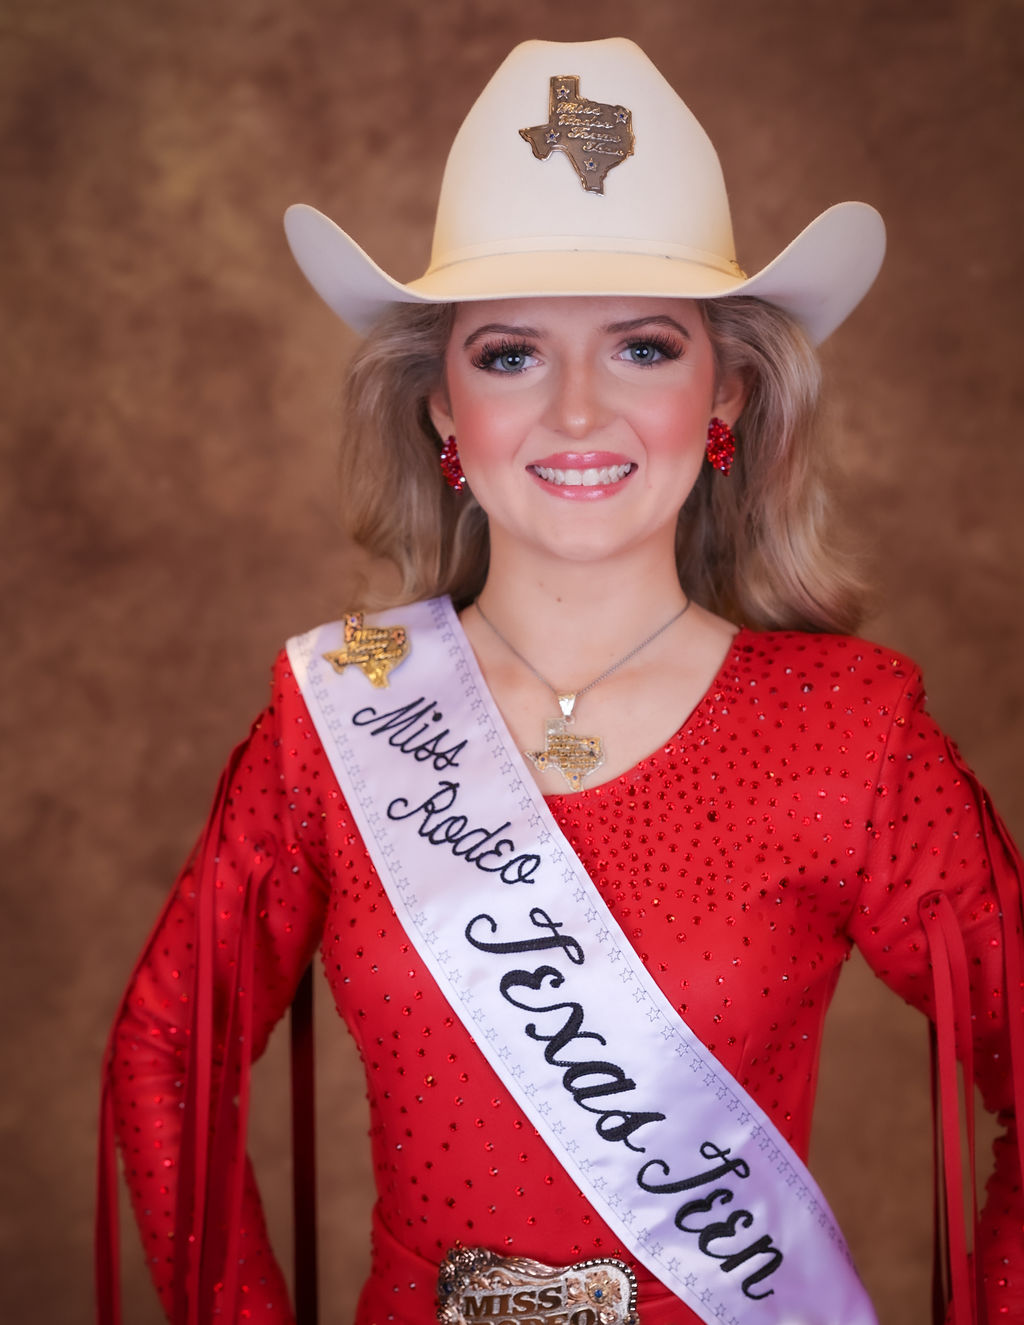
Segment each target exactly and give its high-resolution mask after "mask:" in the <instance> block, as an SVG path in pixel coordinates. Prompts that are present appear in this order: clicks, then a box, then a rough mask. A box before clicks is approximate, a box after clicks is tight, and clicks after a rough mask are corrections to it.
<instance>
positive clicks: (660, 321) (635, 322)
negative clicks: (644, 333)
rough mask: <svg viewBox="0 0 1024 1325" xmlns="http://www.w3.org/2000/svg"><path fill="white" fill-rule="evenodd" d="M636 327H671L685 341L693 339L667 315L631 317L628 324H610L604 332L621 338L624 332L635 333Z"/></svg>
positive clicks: (678, 323) (681, 325)
mask: <svg viewBox="0 0 1024 1325" xmlns="http://www.w3.org/2000/svg"><path fill="white" fill-rule="evenodd" d="M638 327H671V328H672V329H673V331H678V332H679V334H680V336H685V337H686V339H687V340H692V339H693V337H692V336H691V335H690V333H689V332H688V331H687V329H686V328H685V327H684V326H683V324H682V323H681V322H677V321H676V319H675V318H674V317H669V315H668V314H667V313H653V314H652V315H651V316H650V317H632V318H630V319H629V321H628V322H611V323H609V324H608V326H606V327H605V331H607V332H610V333H611V334H612V335H615V336H621V335H622V334H623V333H624V332H627V331H636V330H637V328H638Z"/></svg>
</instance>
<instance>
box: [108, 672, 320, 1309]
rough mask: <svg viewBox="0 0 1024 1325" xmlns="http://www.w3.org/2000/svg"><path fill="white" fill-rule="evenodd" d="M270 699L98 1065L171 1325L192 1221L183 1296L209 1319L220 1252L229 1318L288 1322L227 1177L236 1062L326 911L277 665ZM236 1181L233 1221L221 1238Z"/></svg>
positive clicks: (246, 1206) (248, 1210) (275, 1273)
mask: <svg viewBox="0 0 1024 1325" xmlns="http://www.w3.org/2000/svg"><path fill="white" fill-rule="evenodd" d="M275 690H276V693H275V703H276V705H277V707H274V706H272V707H270V708H268V710H267V711H266V712H265V713H264V714H263V715H262V716H261V718H260V719H259V720H258V721H257V722H256V723H255V725H254V726H253V729H252V731H251V733H250V736H249V738H248V740H247V741H246V742H244V743H243V744H242V745H241V746H239V747H238V749H237V750H236V751H235V752H234V753H233V755H232V757H231V760H230V761H229V764H228V766H227V769H226V771H225V774H224V776H223V778H222V781H221V786H220V789H219V791H218V795H217V799H216V801H215V804H214V808H213V812H212V814H211V817H210V820H209V822H208V824H207V825H206V828H205V829H204V832H203V834H202V836H201V838H200V842H199V844H198V846H197V847H196V849H195V851H194V852H193V854H192V857H191V858H190V860H189V862H188V864H187V865H186V868H185V869H184V871H183V872H182V874H181V876H180V878H179V879H178V881H177V883H176V885H175V887H174V890H173V892H172V894H171V897H170V900H169V901H168V903H167V905H166V907H165V909H164V911H163V913H162V915H161V916H160V919H159V921H158V923H157V926H156V928H155V930H154V932H153V934H152V936H151V937H150V939H149V942H148V943H147V945H146V948H145V950H144V952H143V954H142V957H141V959H140V961H139V963H138V965H137V967H136V968H135V971H134V973H133V974H132V977H131V980H130V982H129V985H128V988H127V991H126V993H125V997H124V1001H123V1003H122V1005H121V1009H120V1013H119V1015H118V1018H117V1021H116V1023H115V1026H114V1030H113V1032H112V1036H111V1046H110V1051H109V1055H108V1068H107V1071H108V1086H109V1090H110V1099H111V1104H112V1115H113V1122H114V1126H115V1128H116V1133H117V1139H118V1141H119V1143H120V1148H121V1152H122V1155H123V1159H124V1165H125V1173H126V1177H127V1181H128V1185H129V1188H130V1192H131V1198H132V1204H133V1206H134V1211H135V1216H136V1219H137V1221H138V1224H139V1227H140V1231H141V1234H142V1239H143V1243H144V1246H145V1252H146V1258H147V1261H148V1263H149V1267H150V1270H151V1273H152V1276H153V1279H154V1282H155V1284H156V1287H157V1289H158V1291H159V1293H160V1295H161V1299H162V1301H163V1303H164V1307H165V1309H166V1310H167V1312H168V1315H169V1316H170V1317H172V1318H173V1319H175V1320H176V1321H177V1320H178V1319H180V1318H181V1317H182V1316H183V1299H182V1292H183V1290H182V1288H181V1282H182V1265H183V1263H184V1262H183V1253H184V1248H183V1247H182V1240H184V1241H185V1242H189V1241H191V1238H192V1235H191V1232H190V1228H191V1227H193V1226H194V1218H195V1215H196V1213H197V1212H200V1211H201V1212H202V1216H203V1218H204V1220H205V1237H206V1246H207V1248H208V1249H210V1250H207V1251H204V1255H206V1257H207V1265H206V1268H205V1269H204V1271H203V1277H202V1279H200V1278H199V1276H198V1275H197V1277H196V1279H195V1281H194V1283H193V1284H192V1286H191V1289H190V1296H191V1297H200V1298H203V1299H205V1298H206V1297H207V1294H209V1295H210V1296H209V1300H210V1301H211V1302H213V1303H217V1305H216V1306H213V1307H212V1308H210V1309H211V1310H212V1311H213V1312H214V1314H220V1303H221V1302H223V1301H224V1300H225V1299H226V1298H228V1297H230V1296H231V1294H224V1295H223V1297H222V1296H220V1294H221V1291H222V1285H223V1282H224V1279H225V1277H227V1276H225V1275H224V1272H223V1266H222V1265H217V1264H216V1261H217V1260H220V1261H223V1260H224V1258H225V1256H226V1249H227V1247H229V1246H230V1247H231V1249H232V1253H235V1252H237V1256H235V1255H233V1256H232V1262H233V1264H236V1265H237V1267H238V1268H237V1271H235V1273H236V1274H237V1283H236V1284H235V1293H234V1296H235V1297H236V1298H237V1302H238V1309H237V1313H235V1314H236V1317H237V1318H238V1319H243V1318H244V1319H245V1320H247V1321H273V1322H287V1321H290V1320H291V1319H292V1311H291V1306H290V1304H289V1300H288V1294H287V1290H286V1288H285V1284H284V1280H283V1277H282V1274H281V1271H280V1268H279V1267H278V1265H277V1263H276V1261H275V1259H274V1256H273V1253H272V1251H271V1249H270V1245H269V1242H268V1239H267V1233H266V1228H265V1224H264V1218H263V1213H262V1208H261V1205H260V1200H259V1195H258V1192H257V1189H256V1185H255V1182H254V1180H253V1176H252V1172H251V1169H250V1167H249V1164H248V1161H247V1160H246V1161H245V1164H244V1174H243V1173H238V1172H236V1171H235V1170H236V1169H238V1164H237V1162H236V1160H235V1158H234V1157H235V1156H236V1146H237V1141H238V1132H239V1129H240V1128H241V1130H242V1131H243V1132H244V1125H245V1118H244V1105H245V1099H246V1095H247V1089H248V1081H247V1075H248V1061H249V1059H250V1057H251V1058H252V1059H254V1058H256V1057H258V1056H259V1055H260V1054H261V1053H262V1052H263V1050H264V1048H265V1046H266V1043H267V1039H268V1037H269V1035H270V1032H271V1030H272V1029H273V1027H274V1025H275V1023H276V1022H277V1021H278V1020H279V1018H280V1017H281V1016H282V1014H283V1013H284V1011H285V1010H286V1009H287V1007H288V1005H289V1003H290V1001H291V999H292V997H293V994H294V992H295V988H296V986H297V983H298V981H299V979H300V977H301V975H302V973H303V971H304V970H305V968H306V966H307V965H308V963H309V961H310V959H311V957H312V955H313V953H314V952H315V950H316V947H317V945H318V943H319V941H320V937H321V931H322V927H323V915H324V909H325V905H326V887H325V885H324V884H323V881H322V878H321V875H320V871H319V869H318V868H317V863H316V862H314V861H311V860H310V859H309V858H308V856H307V854H306V852H305V850H304V848H303V844H302V827H303V825H302V824H295V823H294V822H293V818H292V813H291V806H292V796H291V792H292V788H291V787H290V786H289V781H290V780H293V778H294V775H295V771H296V767H301V751H296V750H295V749H290V750H289V751H287V754H286V752H285V750H284V748H283V746H284V737H283V734H282V733H283V730H284V728H285V724H286V721H287V715H284V716H282V714H281V712H280V706H281V704H282V703H284V704H287V703H289V702H294V701H293V700H292V699H291V694H292V693H293V692H292V691H289V689H288V687H287V686H286V685H282V667H281V664H279V668H278V673H277V676H276V678H275ZM289 730H291V728H289ZM297 761H298V762H297ZM286 769H287V771H288V776H286ZM204 927H205V929H204ZM200 954H202V956H200ZM203 957H205V962H204V960H203ZM204 970H205V977H204ZM204 978H205V982H206V983H205V988H204ZM204 1002H205V1005H206V1016H205V1022H206V1029H205V1031H204V1027H203V1021H204V1014H203V1008H202V1004H203V1003H204ZM240 1043H242V1044H243V1050H244V1052H243V1053H241V1054H239V1052H237V1049H236V1046H238V1045H239V1044H240ZM225 1072H226V1074H227V1084H226V1086H225V1089H224V1090H223V1091H221V1089H220V1086H221V1081H222V1078H223V1077H224V1076H225ZM204 1077H205V1078H208V1079H207V1080H206V1081H205V1090H204ZM197 1082H198V1090H197ZM201 1096H205V1097H208V1099H209V1100H210V1104H208V1105H207V1106H206V1107H207V1110H208V1129H207V1128H204V1127H203V1125H202V1120H203V1116H204V1115H203V1110H202V1107H200V1109H199V1110H198V1123H197V1121H196V1119H195V1118H193V1117H192V1115H193V1113H195V1112H196V1100H197V1098H199V1097H201ZM236 1096H237V1097H239V1100H240V1103H236ZM218 1100H219V1101H220V1102H219V1103H218ZM240 1114H241V1118H239V1115H240ZM190 1125H191V1127H192V1131H193V1133H194V1135H192V1136H190V1135H189V1128H190ZM207 1130H208V1131H209V1135H210V1137H211V1140H210V1144H209V1148H208V1151H207V1149H206V1148H205V1147H204V1146H203V1144H202V1141H203V1136H204V1134H205V1133H206V1132H207ZM197 1165H198V1172H197V1173H194V1172H193V1170H195V1169H196V1166H197ZM218 1166H219V1168H218ZM189 1182H192V1183H194V1186H195V1192H194V1196H193V1198H192V1199H191V1200H188V1199H186V1200H185V1201H184V1202H183V1203H182V1204H184V1206H185V1207H186V1208H185V1209H178V1210H176V1204H178V1202H177V1195H178V1192H179V1188H180V1187H181V1185H182V1184H183V1183H186V1184H187V1183H189ZM236 1182H237V1183H238V1184H239V1186H238V1189H237V1195H236V1196H235V1206H234V1210H235V1211H236V1212H237V1209H238V1205H239V1203H240V1218H239V1219H238V1220H237V1227H231V1228H229V1227H228V1223H229V1215H228V1211H229V1210H231V1209H232V1207H231V1205H230V1199H231V1196H230V1194H231V1192H232V1191H233V1190H235V1188H234V1184H235V1183H236ZM204 1194H205V1195H204ZM190 1221H192V1223H191V1224H190ZM230 1222H231V1223H232V1225H233V1224H234V1220H233V1219H230ZM211 1257H212V1259H213V1262H214V1263H213V1264H211V1263H210V1261H211ZM185 1259H187V1256H185ZM176 1277H177V1280H178V1285H179V1286H178V1288H177V1290H176V1288H175V1280H176ZM176 1299H177V1300H176ZM194 1309H195V1307H194V1305H193V1310H194ZM111 1314H112V1318H113V1317H114V1313H111ZM199 1318H200V1319H205V1318H206V1311H205V1309H201V1310H200V1317H199Z"/></svg>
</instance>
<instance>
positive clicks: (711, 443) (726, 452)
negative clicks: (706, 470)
mask: <svg viewBox="0 0 1024 1325" xmlns="http://www.w3.org/2000/svg"><path fill="white" fill-rule="evenodd" d="M735 454H736V438H735V437H734V436H733V431H732V429H731V428H730V427H729V425H728V424H727V423H724V422H723V421H722V420H721V419H712V420H711V422H710V423H709V424H708V445H707V451H706V455H707V458H708V464H709V465H710V466H711V467H712V469H717V470H720V471H721V473H723V474H728V472H729V470H730V469H732V459H733V456H734V455H735Z"/></svg>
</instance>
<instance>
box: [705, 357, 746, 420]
mask: <svg viewBox="0 0 1024 1325" xmlns="http://www.w3.org/2000/svg"><path fill="white" fill-rule="evenodd" d="M749 394H750V383H749V382H748V380H747V377H746V374H745V373H743V372H742V371H741V370H740V369H738V368H737V369H734V370H732V371H730V372H727V373H723V374H722V375H721V377H719V379H718V382H717V383H716V384H715V406H714V408H715V417H716V418H719V419H721V420H722V422H723V423H727V424H728V425H729V427H730V428H731V427H732V426H733V425H734V424H735V422H736V420H737V419H738V418H739V417H740V415H741V414H742V413H743V407H744V405H746V403H747V397H748V396H749Z"/></svg>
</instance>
